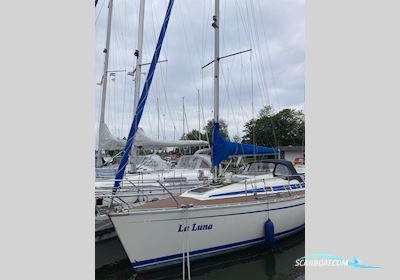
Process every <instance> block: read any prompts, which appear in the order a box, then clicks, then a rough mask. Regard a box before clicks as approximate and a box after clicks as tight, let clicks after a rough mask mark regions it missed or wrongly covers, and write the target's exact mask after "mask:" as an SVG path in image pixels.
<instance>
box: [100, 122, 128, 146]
mask: <svg viewBox="0 0 400 280" xmlns="http://www.w3.org/2000/svg"><path fill="white" fill-rule="evenodd" d="M100 139H102V141H100V143H99V148H100V150H105V151H115V150H123V149H124V148H125V145H126V140H124V139H119V138H117V137H115V136H114V135H112V134H111V132H110V130H109V129H108V126H107V125H106V124H105V123H100Z"/></svg>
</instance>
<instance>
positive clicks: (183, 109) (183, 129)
mask: <svg viewBox="0 0 400 280" xmlns="http://www.w3.org/2000/svg"><path fill="white" fill-rule="evenodd" d="M182 138H183V139H185V97H184V96H183V97H182Z"/></svg>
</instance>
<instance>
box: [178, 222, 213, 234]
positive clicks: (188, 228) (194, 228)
mask: <svg viewBox="0 0 400 280" xmlns="http://www.w3.org/2000/svg"><path fill="white" fill-rule="evenodd" d="M212 229H213V225H212V224H208V225H198V224H193V225H192V226H184V225H179V228H178V232H185V231H204V230H212Z"/></svg>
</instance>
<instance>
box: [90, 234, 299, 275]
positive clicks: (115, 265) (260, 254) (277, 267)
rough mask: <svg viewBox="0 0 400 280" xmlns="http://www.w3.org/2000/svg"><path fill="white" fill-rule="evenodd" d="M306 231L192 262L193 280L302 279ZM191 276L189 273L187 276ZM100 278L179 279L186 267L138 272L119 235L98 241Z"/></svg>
mask: <svg viewBox="0 0 400 280" xmlns="http://www.w3.org/2000/svg"><path fill="white" fill-rule="evenodd" d="M304 252H305V250H304V230H302V231H301V232H299V233H296V234H295V235H293V236H291V237H289V238H286V239H283V240H279V241H277V242H276V244H275V246H274V248H271V249H269V248H267V247H266V245H265V244H264V243H262V244H259V245H256V246H253V247H251V248H247V249H243V250H240V251H236V252H231V253H228V254H224V255H220V256H214V257H210V258H206V259H202V260H198V261H193V262H191V264H190V267H191V269H190V271H191V279H193V280H217V279H218V280H236V279H238V280H239V279H248V280H258V279H260V280H261V279H263V280H268V279H271V280H272V279H275V280H289V279H290V280H292V279H294V280H302V279H305V277H304V274H305V270H304V267H296V266H295V261H296V259H298V258H300V257H303V256H304ZM186 277H187V276H186ZM96 279H97V280H100V279H110V280H111V279H115V280H116V279H118V280H153V279H154V280H179V279H182V266H181V265H175V266H172V267H170V268H166V269H159V270H155V271H151V272H144V273H136V272H135V271H134V269H133V268H132V267H131V265H130V262H129V259H128V257H127V256H126V253H125V251H124V249H123V247H122V245H121V243H120V241H119V239H118V237H116V238H113V239H110V240H106V241H103V242H100V243H97V244H96Z"/></svg>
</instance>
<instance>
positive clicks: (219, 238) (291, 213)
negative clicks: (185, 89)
mask: <svg viewBox="0 0 400 280" xmlns="http://www.w3.org/2000/svg"><path fill="white" fill-rule="evenodd" d="M173 2H174V1H173V0H170V1H169V5H168V10H167V14H166V17H165V20H164V25H163V28H162V31H161V34H160V38H162V37H163V36H164V35H163V32H165V29H166V26H165V23H166V22H167V24H168V19H169V16H170V13H171V8H172V5H173ZM219 25H220V22H219V0H215V15H214V17H213V24H212V26H213V28H214V43H215V47H214V62H213V63H214V126H213V135H212V137H213V144H212V165H213V168H214V183H208V184H204V185H202V186H199V187H197V188H194V189H192V190H188V191H186V192H184V193H183V194H181V195H179V196H171V197H169V198H166V199H162V200H159V201H154V202H148V203H146V204H139V205H134V206H132V207H128V208H123V209H115V210H114V211H112V212H110V213H109V216H110V218H111V220H112V222H113V224H114V226H115V229H116V231H117V234H118V236H119V239H120V241H121V243H122V245H123V247H124V249H125V251H126V253H127V255H128V257H129V259H130V261H131V264H132V266H133V267H134V268H135V269H136V270H138V271H140V270H146V269H151V268H154V267H159V266H167V265H171V264H174V263H183V267H184V266H185V263H186V264H187V266H188V268H190V260H192V259H197V258H204V257H207V256H210V255H215V254H221V253H224V252H227V251H232V250H237V249H240V248H243V247H247V246H251V245H254V244H258V243H261V242H266V243H267V245H268V246H273V245H274V243H275V241H276V240H277V239H280V238H284V237H287V236H289V235H291V234H293V233H295V232H297V231H300V230H302V229H303V228H304V224H305V217H304V216H305V215H304V207H305V182H304V181H303V179H302V178H301V177H300V175H299V174H298V173H297V172H296V170H295V169H294V167H293V165H292V164H291V162H288V161H285V160H280V159H268V160H263V161H261V162H254V163H252V164H250V165H248V166H247V168H246V169H245V171H244V172H243V173H242V174H239V175H234V176H232V178H231V180H230V181H231V182H230V183H226V182H224V181H219V180H218V178H220V176H219V174H218V165H219V164H220V163H221V161H222V160H224V159H226V158H228V157H229V156H234V155H251V154H272V155H273V154H276V153H278V152H279V151H278V150H277V149H274V148H268V147H259V146H255V145H250V144H239V143H234V142H229V141H226V140H224V139H223V138H222V137H221V136H220V134H219V122H218V121H219V110H218V104H219ZM164 27H165V28H164ZM159 42H160V41H159ZM161 43H162V40H161ZM158 47H159V45H157V48H158ZM157 48H156V50H158V49H157ZM142 95H143V94H142ZM132 127H133V128H134V125H133V126H132ZM133 130H134V129H133ZM133 130H131V132H132V131H133ZM133 133H134V131H133ZM131 136H132V134H130V137H131ZM128 148H129V147H128ZM120 178H121V174H120V176H116V181H115V186H116V187H118V185H119V183H118V180H119V179H120ZM189 271H190V269H189Z"/></svg>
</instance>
